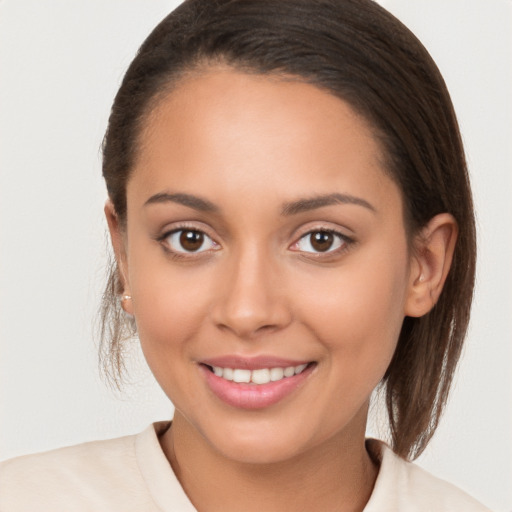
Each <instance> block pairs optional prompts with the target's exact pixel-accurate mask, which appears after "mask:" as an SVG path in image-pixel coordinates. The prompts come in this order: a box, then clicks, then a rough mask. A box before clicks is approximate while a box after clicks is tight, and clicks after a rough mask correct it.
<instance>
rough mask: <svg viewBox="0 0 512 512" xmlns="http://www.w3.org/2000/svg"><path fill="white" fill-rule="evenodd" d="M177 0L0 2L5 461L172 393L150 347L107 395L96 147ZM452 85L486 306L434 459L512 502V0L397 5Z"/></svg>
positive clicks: (125, 419)
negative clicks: (99, 324)
mask: <svg viewBox="0 0 512 512" xmlns="http://www.w3.org/2000/svg"><path fill="white" fill-rule="evenodd" d="M177 3H178V2H176V1H171V0H168V1H164V0H152V1H147V0H130V1H129V2H127V1H125V0H88V1H87V2H83V1H70V0H60V1H59V0H46V1H40V0H3V1H2V0H0V165H1V174H0V222H1V224H0V226H1V231H0V237H1V238H0V250H1V254H0V315H1V317H0V336H1V338H0V459H5V458H10V457H13V456H16V455H20V454H24V453H29V452H34V451H40V450H46V449H50V448H54V447H57V446H62V445H67V444H73V443H78V442H82V441H86V440H92V439H99V438H107V437H115V436H119V435H124V434H129V433H134V432H137V431H140V430H142V429H143V428H144V427H145V426H146V425H147V424H148V423H150V422H152V421H156V420H159V419H165V418H169V417H170V416H171V414H172V406H171V405H170V404H169V402H168V401H167V399H166V398H165V396H163V393H162V392H161V391H160V389H159V388H158V387H157V386H156V385H155V384H154V382H153V380H152V377H151V376H150V375H148V372H147V369H146V367H145V363H144V362H143V361H142V359H141V358H140V357H137V356H136V352H137V351H136V350H135V357H134V358H133V360H132V362H131V363H130V366H131V375H132V380H133V383H132V384H131V385H129V386H127V388H126V390H125V393H124V394H123V395H116V394H114V393H112V392H111V391H109V390H108V389H107V388H106V387H105V386H104V385H103V384H102V382H101V380H100V378H99V376H98V371H97V358H96V346H95V341H94V336H93V329H92V323H93V320H94V317H95V312H96V310H97V307H98V299H99V296H100V294H101V290H102V285H103V275H104V266H105V253H106V250H105V229H106V228H105V223H104V221H103V216H102V207H103V203H104V200H105V197H106V194H105V190H104V187H103V183H102V180H101V178H100V158H99V147H100V143H101V139H102V136H103V132H104V129H105V126H106V121H107V116H108V112H109V109H110V105H111V102H112V99H113V96H114V94H115V92H116V89H117V87H118V85H119V83H120V80H121V78H122V75H123V72H124V70H125V68H126V66H127V65H128V63H129V62H130V60H131V58H132V57H133V55H134V53H135V51H136V49H137V47H138V45H139V44H140V43H141V42H142V40H143V39H144V37H145V36H146V35H147V34H148V33H149V31H150V30H151V29H152V28H153V26H154V25H155V24H156V23H157V22H158V21H159V20H160V19H161V18H162V17H163V16H164V15H165V14H166V13H168V12H169V11H170V10H171V9H172V8H173V7H174V6H175V5H176V4H177ZM382 4H383V5H384V6H386V7H387V8H388V9H389V10H391V11H392V12H393V13H395V14H396V15H397V16H398V17H399V18H400V19H402V21H404V22H405V23H406V24H407V25H408V26H409V27H410V28H411V29H412V30H413V31H414V32H415V33H416V34H417V35H418V36H419V37H420V39H421V40H422V41H423V42H424V44H425V45H426V46H427V48H428V49H429V51H430V52H431V53H432V55H433V56H434V58H435V59H436V61H437V62H438V65H439V67H440V68H441V71H442V72H443V74H444V76H445V79H446V81H447V83H448V86H449V88H450V90H451V93H452V96H453V101H454V103H455V107H456V110H457V112H458V114H459V120H460V124H461V128H462V133H463V137H464V141H465V143H466V149H467V154H468V158H469V164H470V169H471V175H472V180H473V186H474V193H475V201H476V207H477V210H478V226H479V244H480V245H479V248H480V253H479V266H478V287H477V292H476V303H475V307H474V313H473V321H472V324H471V332H470V336H469V339H468V343H467V347H466V350H465V354H464V357H463V360H462V364H461V367H460V371H459V372H458V376H457V379H456V383H455V388H454V390H453V393H452V396H451V401H450V405H449V408H448V410H447V413H446V415H445V417H444V421H443V423H442V425H441V427H440V428H439V431H438V433H437V435H436V437H435V438H434V440H433V441H432V443H431V444H430V446H429V448H428V449H427V451H426V452H425V454H424V455H423V456H422V457H421V458H420V459H419V464H421V465H422V466H424V467H425V468H427V469H429V470H430V471H432V472H434V473H436V474H437V475H439V476H441V477H443V478H446V479H448V480H450V481H452V482H453V483H455V484H456V485H458V486H460V487H462V488H464V489H466V490H467V491H469V492H470V493H471V494H473V495H474V496H475V497H477V498H478V499H480V500H482V501H483V502H484V503H486V504H487V505H488V506H490V507H492V508H493V509H495V510H497V511H510V510H512V495H511V488H512V485H511V483H512V468H511V460H512V439H511V436H512V434H511V433H512V405H511V404H512V379H511V373H512V372H511V370H512V362H511V359H512V354H511V352H512V350H511V338H512V293H511V289H512V200H511V192H512V170H511V163H512V151H511V146H512V101H511V97H512V94H511V91H512V65H511V62H512V35H511V34H512V30H511V29H512V3H511V2H510V0H382Z"/></svg>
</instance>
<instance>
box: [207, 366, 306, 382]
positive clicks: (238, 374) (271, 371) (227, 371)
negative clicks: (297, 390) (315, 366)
mask: <svg viewBox="0 0 512 512" xmlns="http://www.w3.org/2000/svg"><path fill="white" fill-rule="evenodd" d="M306 366H307V364H299V365H298V366H287V367H286V368H260V369H258V370H252V371H251V370H247V369H242V368H221V367H220V366H213V367H212V369H213V373H214V374H215V375H217V377H222V378H223V379H226V380H232V381H233V382H239V383H252V384H268V383H269V382H276V381H278V380H281V379H284V378H286V377H293V376H294V375H298V374H299V373H302V372H303V371H304V370H305V368H306Z"/></svg>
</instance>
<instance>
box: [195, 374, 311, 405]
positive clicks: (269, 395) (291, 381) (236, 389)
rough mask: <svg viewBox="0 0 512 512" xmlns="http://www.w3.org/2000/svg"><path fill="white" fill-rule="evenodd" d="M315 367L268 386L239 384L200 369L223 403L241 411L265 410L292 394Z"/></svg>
mask: <svg viewBox="0 0 512 512" xmlns="http://www.w3.org/2000/svg"><path fill="white" fill-rule="evenodd" d="M315 366H316V365H310V366H308V367H307V368H306V369H305V370H304V371H303V372H302V373H299V374H298V375H294V376H293V377H285V378H283V379H281V380H278V381H275V382H269V383H268V384H245V383H237V382H233V381H230V380H226V379H223V378H222V377H217V375H215V374H214V373H213V372H212V371H210V370H209V369H208V368H207V367H206V366H204V365H200V366H199V367H200V369H201V371H202V372H203V374H204V376H205V378H206V382H207V384H208V386H209V388H210V390H211V391H212V392H213V393H214V394H215V395H216V396H217V397H218V398H220V399H221V400H222V401H223V402H225V403H227V404H228V405H231V406H232V407H237V408H239V409H263V408H264V407H269V406H271V405H274V404H276V403H278V402H280V401H281V400H283V399H284V398H286V397H287V396H289V395H290V394H292V393H293V392H294V391H295V390H296V389H297V388H299V387H300V386H301V385H302V384H303V383H304V381H305V380H306V379H307V378H308V377H309V376H310V374H311V372H312V371H313V368H314V367H315Z"/></svg>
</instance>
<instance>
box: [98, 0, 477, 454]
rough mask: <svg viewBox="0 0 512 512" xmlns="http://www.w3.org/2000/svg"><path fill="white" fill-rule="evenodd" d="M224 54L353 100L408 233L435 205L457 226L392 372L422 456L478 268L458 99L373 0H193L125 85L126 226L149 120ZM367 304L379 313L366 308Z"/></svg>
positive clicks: (402, 448)
mask: <svg viewBox="0 0 512 512" xmlns="http://www.w3.org/2000/svg"><path fill="white" fill-rule="evenodd" d="M218 63H222V64H224V65H228V66H231V67H233V68H235V69H238V70H243V71H246V72H249V73H259V74H272V75H274V76H280V75H282V76H283V77H290V76H292V77H296V78H297V79H298V80H301V81H304V82H307V83H311V84H314V85H316V86H318V87H320V88H322V89H324V90H326V91H328V92H330V93H331V94H333V95H335V96H337V97H339V98H341V99H342V100H344V101H346V102H348V103H349V104H350V105H351V106H352V107H353V108H354V110H355V111H356V112H358V113H359V114H360V115H362V116H363V117H364V118H366V119H367V121H368V122H369V123H370V126H372V127H373V130H374V134H375V136H376V137H377V138H378V140H379V141H380V144H381V146H382V148H383V150H384V154H385V155H386V157H387V162H386V170H387V172H388V173H389V175H390V176H391V177H392V178H393V179H394V180H395V181H396V183H397V184H398V185H399V187H400V189H401V191H402V196H403V201H404V210H405V224H406V227H407V231H408V233H409V237H410V240H412V239H413V237H414V235H415V234H417V233H418V232H419V230H420V229H421V228H422V227H423V226H425V225H426V224H427V222H428V221H429V220H430V219H431V218H432V217H434V216H435V215H437V214H438V213H442V212H448V213H450V214H452V215H453V216H454V217H455V219H456V221H457V223H458V226H459V236H458V240H457V245H456V248H455V254H454V259H453V263H452V267H451V270H450V272H449V275H448V278H447V281H446V283H445V286H444V290H443V292H442V294H441V296H440V298H439V300H438V302H437V304H436V305H435V306H434V308H433V309H432V311H431V312H430V313H428V314H427V315H425V316H423V317H421V318H411V317H407V318H406V319H405V321H404V324H403V327H402V331H401V334H400V338H399V341H398V346H397V349H396V352H395V354H394V357H393V360H392V362H391V364H390V366H389V368H388V370H387V372H386V374H385V376H384V379H383V382H382V386H384V387H385V393H386V404H387V410H388V415H389V423H390V432H391V436H392V445H393V449H394V450H395V451H396V452H397V453H398V454H399V455H401V456H402V457H404V458H409V459H412V458H415V457H417V456H418V455H419V454H420V453H421V452H422V451H423V450H424V448H425V447H426V445H427V443H428V442H429V440H430V438H431V437H432V435H433V433H434V431H435V429H436V427H437V425H438V422H439V418H440V416H441V413H442V411H443V408H444V405H445V403H446V399H447V396H448V392H449V389H450V385H451V382H452V377H453V374H454V371H455V367H456V365H457V362H458V359H459V356H460V353H461V349H462V345H463V341H464V337H465V334H466V330H467V326H468V322H469V311H470V306H471V301H472V296H473V285H474V275H475V259H476V245H475V223H474V214H473V204H472V198H471V190H470V185H469V179H468V173H467V168H466V162H465V157H464V151H463V147H462V142H461V137H460V133H459V129H458V124H457V120H456V117H455V113H454V110H453V106H452V103H451V100H450V97H449V94H448V91H447V89H446V86H445V83H444V81H443V79H442V77H441V74H440V72H439V70H438V69H437V67H436V65H435V63H434V62H433V60H432V58H431V57H430V55H429V54H428V52H427V51H426V50H425V48H424V47H423V45H422V44H421V43H420V42H419V41H418V39H417V38H416V37H415V36H414V35H413V34H412V33H411V32H410V31H409V30H408V29H407V28H406V27H405V26H404V25H403V24H402V23H401V22H399V21H398V20H397V19H396V18H394V17H393V16H392V15H391V14H389V13H388V12H387V11H385V10H384V9H383V8H382V7H380V6H379V5H378V4H376V3H375V2H373V1H371V0H279V1H275V0H210V1H207V2H206V1H204V0H186V1H185V2H184V3H183V4H181V5H180V6H179V7H178V8H177V9H176V10H175V11H173V12H172V13H171V14H169V15H168V16H167V17H166V18H165V19H164V20H163V21H162V22H161V23H160V24H159V25H158V26H157V27H156V28H155V29H154V30H153V32H152V33H151V34H150V35H149V37H148V38H147V39H146V41H145V42H144V43H143V45H142V46H141V48H140V49H139V52H138V53H137V56H136V57H135V59H134V60H133V62H132V63H131V65H130V67H129V68H128V71H127V73H126V75H125V77H124V80H123V82H122V85H121V87H120V89H119V92H118V93H117V96H116V98H115V100H114V104H113V107H112V112H111V115H110V120H109V125H108V129H107V132H106V135H105V139H104V145H103V176H104V178H105V181H106V184H107V189H108V194H109V196H110V199H111V200H112V202H113V204H114V208H115V211H116V213H117V215H118V218H119V221H120V222H121V225H123V224H124V223H125V222H126V184H127V181H128V180H129V178H130V173H131V171H132V169H133V167H134V162H135V160H136V158H137V153H138V152H137V148H138V142H139V141H138V139H139V134H140V132H141V129H142V127H143V124H144V120H145V119H146V118H147V116H148V115H149V113H150V112H151V110H152V109H153V108H154V107H155V105H156V104H157V103H158V98H160V97H161V94H163V93H166V92H168V91H171V90H172V87H173V85H174V84H175V83H176V82H177V81H178V80H179V79H180V76H183V75H184V74H186V73H188V72H191V71H194V70H199V71H200V70H201V69H204V68H205V67H208V66H212V65H215V64H218ZM122 288H123V287H122V283H121V282H120V277H119V274H118V270H117V268H116V267H115V265H113V266H112V269H111V275H110V279H109V282H108V285H107V289H106V291H105V294H104V296H103V306H102V322H103V324H102V325H103V329H102V332H101V334H102V340H101V347H100V352H101V360H102V362H103V365H104V367H105V368H107V369H109V370H110V372H111V373H110V375H111V376H112V378H113V379H114V381H115V382H119V381H120V379H121V376H122V375H121V374H122V369H123V366H122V358H121V356H120V354H121V347H122V342H123V339H125V338H127V337H130V336H132V335H133V334H134V331H133V326H130V325H129V324H125V323H124V321H125V320H124V318H123V316H122V314H121V309H120V303H119V300H118V294H120V293H122ZM369 314H370V312H369Z"/></svg>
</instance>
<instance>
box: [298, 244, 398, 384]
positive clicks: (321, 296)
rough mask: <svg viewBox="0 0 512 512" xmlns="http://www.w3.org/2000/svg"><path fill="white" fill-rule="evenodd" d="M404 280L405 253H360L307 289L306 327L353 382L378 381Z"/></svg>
mask: <svg viewBox="0 0 512 512" xmlns="http://www.w3.org/2000/svg"><path fill="white" fill-rule="evenodd" d="M407 276H408V273H407V257H406V251H405V250H404V253H403V255H402V256H401V255H400V254H399V253H398V254H397V253H394V254H393V255H391V254H390V255H388V256H386V255H385V254H382V252H380V253H379V256H378V257H373V256H372V255H371V254H368V256H367V257H366V255H364V254H360V255H357V256H356V258H354V259H353V260H352V259H347V264H346V265H344V266H343V267H340V269H339V271H337V272H329V273H328V274H327V273H326V275H325V279H324V278H322V281H323V283H321V281H319V280H318V276H317V279H316V283H314V284H315V285H314V286H308V287H307V289H308V291H309V292H308V295H307V297H305V300H304V302H303V303H302V310H303V311H304V312H307V316H306V318H308V320H309V324H308V327H309V328H310V330H314V331H315V333H316V336H317V337H318V339H319V340H320V341H321V343H322V344H324V346H325V347H326V348H327V349H328V352H329V354H330V355H331V357H332V358H333V360H335V361H336V363H337V364H341V365H343V367H344V368H345V370H346V374H347V375H348V374H350V375H351V376H352V378H353V379H358V378H360V376H361V375H366V374H368V373H374V375H375V379H376V383H378V382H379V381H380V378H381V377H382V375H383V374H384V373H385V371H386V369H387V366H388V365H389V362H390V360H391V357H392V356H393V353H394V350H395V348H396V343H397V341H398V336H399V334H400V329H401V326H402V323H403V318H404V303H405V296H406V290H407V282H408V280H407ZM321 284H323V286H321ZM311 285H313V283H311ZM304 315H306V313H304Z"/></svg>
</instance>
